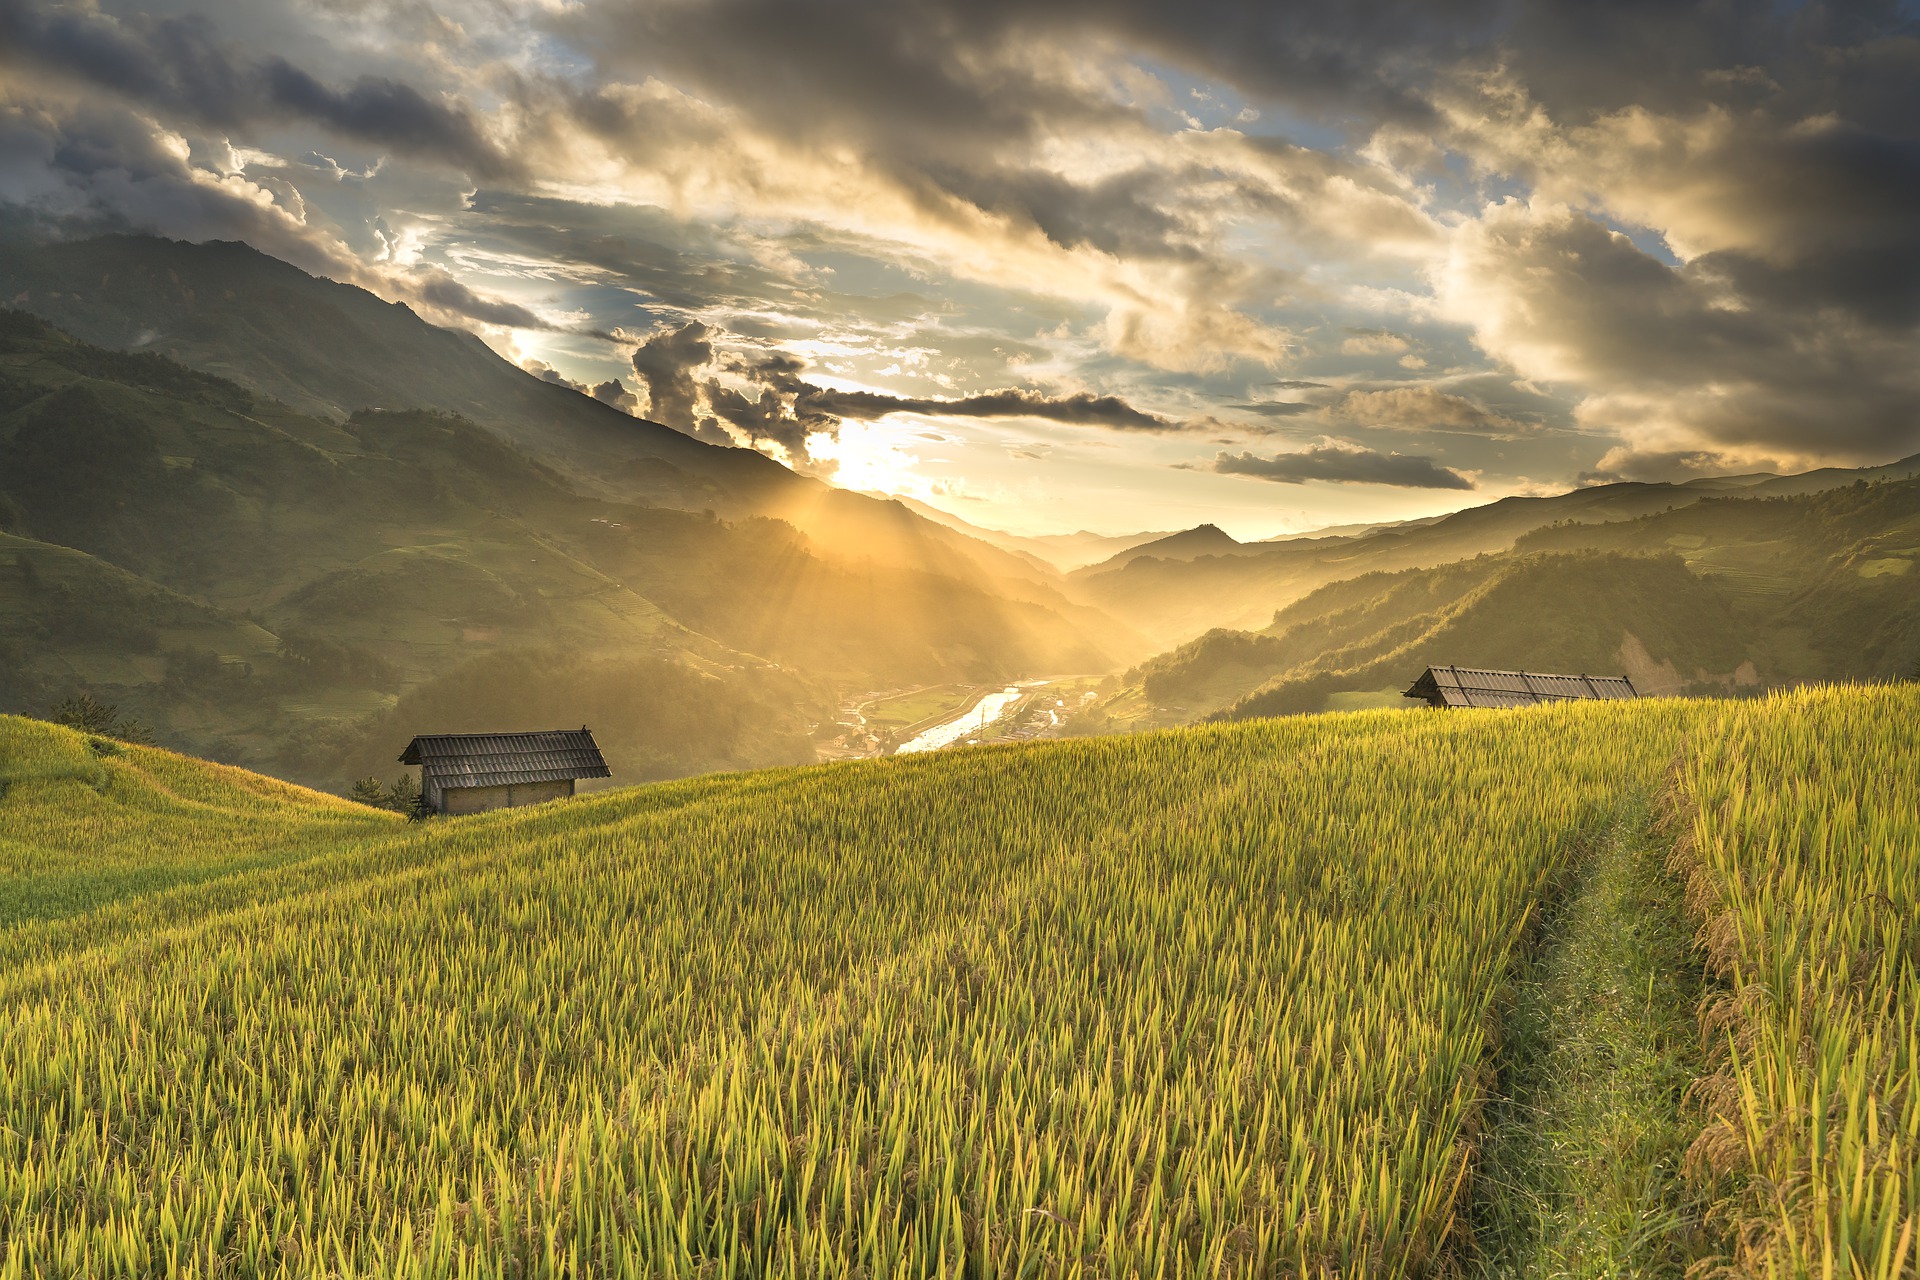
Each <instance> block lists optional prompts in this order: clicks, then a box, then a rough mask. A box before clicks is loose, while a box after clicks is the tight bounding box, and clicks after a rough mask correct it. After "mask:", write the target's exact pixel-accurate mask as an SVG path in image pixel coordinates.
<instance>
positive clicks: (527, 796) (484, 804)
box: [400, 725, 613, 813]
mask: <svg viewBox="0 0 1920 1280" xmlns="http://www.w3.org/2000/svg"><path fill="white" fill-rule="evenodd" d="M400 763H401V764H417V765H419V766H420V802H421V803H422V804H423V805H425V806H426V807H427V808H428V809H431V810H433V811H434V812H435V813H480V812H483V811H484V810H487V809H505V808H508V807H510V806H513V805H521V804H539V803H540V802H541V801H543V800H558V799H561V798H562V797H565V796H570V795H572V794H573V785H574V782H575V780H577V779H579V778H611V777H612V776H613V771H612V770H610V769H608V768H607V761H606V758H605V757H604V756H602V755H601V754H600V747H599V745H598V744H597V743H595V742H594V740H593V734H592V733H591V732H589V731H588V729H587V728H586V726H584V725H582V726H581V727H580V728H578V729H549V730H545V731H543V732H538V733H434V734H423V735H422V736H420V737H418V738H415V739H414V740H413V741H412V742H410V743H408V744H407V750H406V753H405V754H404V755H402V756H401V757H400Z"/></svg>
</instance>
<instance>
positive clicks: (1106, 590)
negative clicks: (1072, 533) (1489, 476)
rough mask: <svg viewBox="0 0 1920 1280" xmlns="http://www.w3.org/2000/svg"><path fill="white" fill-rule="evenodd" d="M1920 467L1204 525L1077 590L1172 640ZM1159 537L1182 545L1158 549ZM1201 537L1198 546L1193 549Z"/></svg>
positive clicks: (1095, 568) (1625, 486)
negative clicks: (1555, 527)
mask: <svg viewBox="0 0 1920 1280" xmlns="http://www.w3.org/2000/svg"><path fill="white" fill-rule="evenodd" d="M1916 475H1920V455H1916V456H1914V457H1912V458H1907V459H1905V460H1903V461H1900V462H1896V463H1891V464H1889V465H1886V466H1881V467H1868V468H1861V469H1845V468H1825V469H1822V470H1819V471H1813V472H1808V473H1806V474H1804V475H1796V476H1771V475H1763V476H1742V477H1724V478H1714V479H1707V480H1697V481H1693V482H1690V483H1687V484H1648V483H1621V484H1607V485H1596V486H1593V487H1591V488H1584V489H1574V490H1572V491H1570V492H1567V493H1562V494H1556V495H1553V496H1551V497H1539V498H1502V499H1500V500H1498V501H1496V502H1490V503H1487V504H1486V505H1484V506H1479V507H1469V508H1467V509H1466V510H1464V511H1457V512H1454V513H1453V514H1451V515H1446V516H1439V517H1436V518H1432V519H1428V520H1418V521H1409V522H1406V523H1404V524H1397V525H1384V526H1379V527H1375V528H1372V529H1369V530H1367V531H1365V532H1362V533H1359V534H1355V535H1347V536H1342V535H1328V534H1325V533H1322V534H1317V535H1315V534H1309V535H1304V536H1301V537H1297V538H1290V539H1288V540H1287V541H1284V542H1268V543H1235V542H1233V540H1232V539H1230V538H1228V537H1227V535H1225V534H1223V533H1221V532H1220V531H1219V530H1218V529H1215V528H1213V527H1212V526H1210V525H1205V526H1201V527H1200V528H1198V529H1193V530H1188V531H1187V532H1186V533H1183V534H1177V535H1174V537H1173V538H1171V539H1166V540H1163V541H1162V542H1161V543H1157V544H1149V545H1147V546H1143V547H1135V548H1132V549H1130V550H1128V551H1126V552H1123V553H1122V554H1121V555H1119V556H1116V557H1114V558H1113V559H1111V560H1109V561H1106V562H1104V563H1101V564H1096V565H1092V566H1089V567H1087V568H1083V569H1080V570H1077V571H1075V572H1074V573H1073V574H1071V575H1069V582H1070V583H1071V584H1072V593H1073V594H1074V596H1075V597H1076V598H1077V599H1080V600H1082V601H1084V602H1086V603H1088V604H1091V605H1095V606H1097V607H1099V608H1101V609H1103V610H1106V611H1107V612H1109V613H1112V614H1114V615H1115V616H1118V617H1123V618H1126V619H1128V620H1129V621H1131V622H1132V623H1133V624H1134V625H1135V626H1137V627H1139V628H1140V629H1141V630H1143V631H1146V632H1147V633H1148V634H1149V635H1150V636H1152V637H1153V638H1154V639H1156V640H1158V641H1160V642H1161V643H1162V644H1163V645H1167V646H1173V645H1178V644H1182V643H1184V642H1186V641H1188V640H1191V639H1193V638H1194V637H1196V636H1198V635H1201V634H1203V633H1204V632H1207V631H1210V630H1213V629H1215V628H1219V627H1227V628H1231V629H1237V630H1248V629H1259V628H1262V627H1264V626H1265V625H1266V624H1267V623H1268V622H1269V621H1270V620H1271V619H1272V617H1273V615H1274V612H1275V611H1276V610H1278V609H1281V608H1284V607H1285V606H1287V605H1288V604H1291V603H1292V602H1293V601H1295V600H1298V599H1301V598H1302V597H1304V596H1306V595H1307V594H1308V593H1310V592H1312V591H1314V590H1316V589H1317V588H1319V587H1322V586H1325V585H1326V584H1328V583H1332V582H1339V581H1342V580H1344V579H1348V578H1353V577H1357V576H1358V575H1360V574H1364V573H1374V572H1382V571H1387V572H1391V571H1398V570H1402V569H1421V568H1432V567H1435V566H1438V565H1443V564H1448V563H1451V562H1453V561H1456V560H1461V559H1465V558H1467V557H1471V556H1477V555H1485V554H1488V553H1491V552H1497V551H1504V550H1507V549H1508V548H1511V547H1513V546H1514V545H1515V544H1516V543H1517V542H1518V541H1519V539H1521V538H1522V537H1523V536H1525V535H1526V534H1528V533H1531V532H1532V531H1533V530H1535V529H1539V528H1542V527H1545V526H1547V525H1552V524H1561V523H1565V524H1576V525H1592V524H1602V523H1607V522H1612V521H1620V520H1632V519H1637V518H1639V517H1641V516H1645V515H1650V514H1654V513H1658V512H1663V511H1667V510H1669V509H1676V510H1677V509H1679V508H1682V507H1687V506H1691V505H1693V504H1695V503H1698V502H1701V501H1705V500H1708V499H1713V498H1726V497H1734V496H1738V497H1742V498H1753V499H1761V498H1775V497H1788V496H1792V495H1796V494H1808V493H1819V492H1823V491H1827V490H1831V489H1835V488H1839V487H1841V486H1845V485H1851V484H1855V483H1868V482H1874V481H1881V480H1894V479H1904V478H1907V477H1911V476H1916ZM1229 544H1230V545H1229ZM1155 546H1169V547H1171V548H1173V552H1172V554H1159V555H1156V554H1154V550H1153V549H1154V547H1155ZM1196 548H1198V549H1199V554H1193V551H1194V549H1196ZM1209 548H1211V549H1210V550H1209Z"/></svg>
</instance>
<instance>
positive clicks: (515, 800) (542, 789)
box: [440, 778, 573, 813]
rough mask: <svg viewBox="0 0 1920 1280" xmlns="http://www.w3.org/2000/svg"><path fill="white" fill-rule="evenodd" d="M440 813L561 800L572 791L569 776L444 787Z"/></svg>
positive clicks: (471, 811) (480, 811)
mask: <svg viewBox="0 0 1920 1280" xmlns="http://www.w3.org/2000/svg"><path fill="white" fill-rule="evenodd" d="M440 794H441V797H442V800H443V804H442V806H441V809H440V811H441V812H442V813H485V812H486V811H487V810H489V809H509V808H512V807H513V806H515V805H522V804H540V803H542V802H543V801H547V800H562V799H565V798H566V797H567V796H570V795H572V794H573V779H572V778H561V779H559V780H558V781H555V782H513V783H508V784H506V785H505V786H498V787H447V788H445V789H443V790H442V791H441V793H440Z"/></svg>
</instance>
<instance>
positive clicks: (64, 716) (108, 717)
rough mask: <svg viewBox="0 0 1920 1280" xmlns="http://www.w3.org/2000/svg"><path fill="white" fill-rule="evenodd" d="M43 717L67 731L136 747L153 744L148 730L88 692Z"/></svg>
mask: <svg viewBox="0 0 1920 1280" xmlns="http://www.w3.org/2000/svg"><path fill="white" fill-rule="evenodd" d="M47 718H48V719H49V720H51V721H53V722H54V723H55V724H63V725H65V726H67V728H69V729H78V730H79V731H80V732H81V733H92V734H98V735H99V736H101V737H103V738H117V739H119V740H120V741H121V742H131V743H133V744H134V745H136V746H144V747H150V746H152V745H153V731H152V730H151V729H149V728H147V726H146V725H144V724H141V723H140V722H139V721H138V720H135V719H134V718H133V717H132V716H123V715H121V714H120V709H119V708H118V707H116V706H114V705H113V704H112V703H111V702H101V701H100V700H99V699H97V698H95V697H94V696H93V695H92V694H90V693H83V694H80V695H79V696H78V697H74V698H68V699H67V700H66V701H65V702H62V703H60V704H59V705H58V706H56V707H55V708H54V709H53V713H52V714H51V715H49V716H48V717H47Z"/></svg>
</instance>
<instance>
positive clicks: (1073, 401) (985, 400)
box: [803, 387, 1181, 431]
mask: <svg viewBox="0 0 1920 1280" xmlns="http://www.w3.org/2000/svg"><path fill="white" fill-rule="evenodd" d="M803 403H804V405H805V407H806V408H807V409H810V410H813V411H814V412H817V413H824V414H832V415H834V416H836V417H841V418H862V419H867V418H878V417H884V416H885V415H887V414H889V413H925V414H933V415H936V416H942V417H948V418H1043V419H1046V420H1048V421H1050V422H1065V423H1070V424H1072V425H1075V426H1088V427H1110V428H1113V429H1115V430H1119V431H1175V430H1178V429H1179V428H1180V425H1181V424H1180V423H1178V422H1174V421H1172V420H1170V419H1167V418H1162V417H1159V416H1157V415H1155V414H1151V413H1148V412H1146V411H1145V410H1143V409H1136V408H1134V407H1133V406H1132V405H1130V404H1128V403H1127V402H1126V401H1125V400H1122V399H1121V398H1120V397H1118V396H1096V395H1093V394H1092V393H1090V392H1085V391H1082V392H1077V393H1075V394H1073V395H1066V396H1050V395H1046V394H1044V393H1042V392H1039V391H1025V390H1021V389H1019V388H1017V387H1010V388H1007V389H1005V390H1002V391H988V392H984V393H982V394H980V395H972V396H959V397H955V398H952V399H938V398H917V397H912V396H889V395H881V394H878V393H876V392H871V391H829V390H826V389H824V388H820V387H810V388H809V389H808V390H807V391H806V392H805V394H804V396H803Z"/></svg>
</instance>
